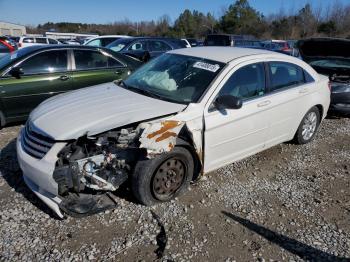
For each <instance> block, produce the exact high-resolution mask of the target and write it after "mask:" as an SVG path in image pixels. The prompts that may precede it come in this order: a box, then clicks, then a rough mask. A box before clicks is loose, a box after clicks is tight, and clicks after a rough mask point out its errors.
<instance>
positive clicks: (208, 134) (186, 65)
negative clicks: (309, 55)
mask: <svg viewBox="0 0 350 262" xmlns="http://www.w3.org/2000/svg"><path fill="white" fill-rule="evenodd" d="M329 103H330V90H329V87H328V78H327V77H324V76H321V75H319V74H317V73H316V72H315V71H314V70H313V69H312V68H311V67H310V66H309V65H307V64H306V63H304V62H303V61H301V60H298V59H295V58H293V57H290V56H286V55H282V54H278V53H274V52H269V51H265V50H257V49H242V48H232V47H199V48H189V49H179V50H174V51H171V52H168V53H166V54H164V55H162V56H160V57H158V58H156V59H154V60H152V61H150V62H149V63H147V64H145V65H144V66H143V67H141V68H140V69H138V70H137V71H135V72H134V73H133V74H131V75H130V76H129V77H128V78H127V79H126V80H125V81H116V82H114V83H107V84H103V85H98V86H94V87H90V88H85V89H81V90H77V91H73V92H71V93H66V94H63V95H59V96H56V97H53V98H51V99H49V100H47V101H45V102H43V103H42V104H41V105H40V106H39V107H38V108H36V109H35V110H34V111H33V112H32V113H31V115H30V118H29V120H28V122H27V124H26V126H25V128H23V130H22V131H21V134H20V136H19V137H18V140H17V152H18V161H19V164H20V166H21V169H22V170H23V176H24V180H25V182H26V183H27V185H28V186H29V188H31V190H32V191H33V192H34V193H35V194H37V195H38V196H39V197H40V198H41V199H42V200H43V201H44V202H45V203H46V204H47V205H48V206H50V207H51V208H52V209H53V210H54V211H55V212H56V213H57V214H58V216H60V217H63V215H64V213H67V214H70V215H73V216H74V215H79V216H80V215H87V214H92V213H96V212H99V211H101V210H104V209H106V208H109V207H110V206H111V203H110V202H108V201H107V200H108V199H110V194H109V191H115V190H117V189H118V187H119V186H120V185H121V184H123V183H124V182H125V181H127V180H130V182H131V183H130V184H131V187H132V191H133V194H134V195H135V197H136V198H137V199H138V200H139V201H140V202H141V203H143V204H145V205H152V204H155V203H159V202H163V201H169V200H171V199H173V198H174V197H176V196H177V195H179V194H180V193H181V192H183V191H184V190H185V189H186V188H187V187H188V185H189V183H190V181H192V180H194V179H198V178H199V177H200V175H202V174H203V173H208V172H210V171H213V170H215V169H218V168H220V167H222V166H225V165H227V164H229V163H232V162H234V161H238V160H240V159H243V158H245V157H248V156H250V155H253V154H256V153H258V152H260V151H262V150H265V149H267V148H270V147H272V146H274V145H277V144H279V143H282V142H285V141H290V140H293V139H294V141H295V142H296V143H298V144H305V143H308V142H310V141H311V140H312V139H313V138H314V137H315V134H316V131H317V129H318V127H319V125H320V123H321V121H322V120H323V119H324V118H325V117H326V113H327V110H328V107H329ZM103 192H105V194H103ZM77 193H79V194H77ZM104 196H109V198H108V197H105V198H103V197H104ZM101 198H102V200H101Z"/></svg>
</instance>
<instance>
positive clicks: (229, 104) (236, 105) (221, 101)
mask: <svg viewBox="0 0 350 262" xmlns="http://www.w3.org/2000/svg"><path fill="white" fill-rule="evenodd" d="M242 105H243V101H242V99H241V98H239V97H235V96H231V95H223V96H219V97H218V98H216V100H215V106H216V107H217V108H218V109H240V108H241V107H242Z"/></svg>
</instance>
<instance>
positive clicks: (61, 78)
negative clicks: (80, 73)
mask: <svg viewBox="0 0 350 262" xmlns="http://www.w3.org/2000/svg"><path fill="white" fill-rule="evenodd" d="M69 78H70V77H69V76H67V75H63V76H60V80H62V81H67V80H68V79H69Z"/></svg>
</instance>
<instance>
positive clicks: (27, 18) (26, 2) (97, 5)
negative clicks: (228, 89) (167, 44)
mask: <svg viewBox="0 0 350 262" xmlns="http://www.w3.org/2000/svg"><path fill="white" fill-rule="evenodd" d="M336 1H338V2H341V3H343V4H350V0H250V4H251V5H252V6H253V7H254V8H256V9H257V10H258V11H260V12H262V13H263V14H264V15H269V14H271V13H278V12H280V11H281V10H284V11H285V12H290V11H291V10H298V9H300V8H301V7H302V6H304V5H305V4H306V3H312V4H313V5H315V6H318V5H320V4H322V5H323V6H324V7H326V6H328V5H330V4H332V3H334V2H336ZM233 2H234V0H103V1H102V0H100V1H96V0H0V20H1V21H7V22H13V23H20V24H30V25H37V24H39V23H45V22H48V21H50V22H63V21H64V22H81V23H109V22H114V21H120V20H124V19H129V20H131V21H135V22H136V21H141V20H152V19H153V20H157V19H158V18H159V17H160V16H162V15H164V14H166V15H169V16H170V18H171V19H172V21H174V20H175V19H176V18H177V17H178V15H179V14H180V13H181V12H182V11H183V10H185V9H186V8H188V9H190V10H193V9H196V10H199V11H201V12H204V13H207V12H210V13H212V14H214V15H215V16H220V15H222V10H223V8H224V7H227V6H228V5H230V4H231V3H233Z"/></svg>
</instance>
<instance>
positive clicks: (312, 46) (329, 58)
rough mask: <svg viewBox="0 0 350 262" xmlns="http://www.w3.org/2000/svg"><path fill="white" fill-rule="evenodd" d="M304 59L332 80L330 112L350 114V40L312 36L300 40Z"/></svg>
mask: <svg viewBox="0 0 350 262" xmlns="http://www.w3.org/2000/svg"><path fill="white" fill-rule="evenodd" d="M297 45H298V48H299V50H300V55H301V56H302V58H303V60H304V61H305V62H307V63H308V64H310V65H311V66H312V67H313V68H314V69H315V70H316V71H317V72H318V73H320V74H323V75H327V76H328V77H329V80H330V88H331V92H332V93H331V106H330V109H329V110H330V113H333V114H334V113H336V114H345V115H350V40H347V39H339V38H311V39H305V40H300V41H299V42H298V44H297Z"/></svg>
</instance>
